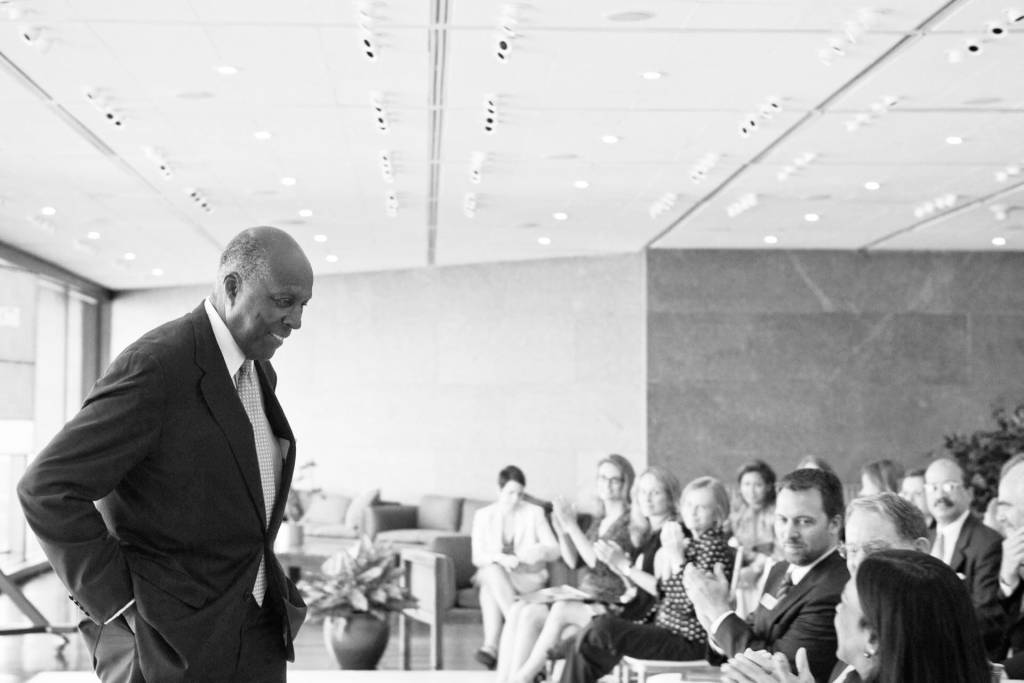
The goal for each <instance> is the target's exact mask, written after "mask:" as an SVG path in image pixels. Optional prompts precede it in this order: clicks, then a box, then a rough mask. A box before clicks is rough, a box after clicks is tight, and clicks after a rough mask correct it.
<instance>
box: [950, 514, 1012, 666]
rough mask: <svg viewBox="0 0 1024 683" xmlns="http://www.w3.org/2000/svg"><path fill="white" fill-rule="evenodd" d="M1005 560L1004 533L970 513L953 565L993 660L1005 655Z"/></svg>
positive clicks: (951, 564) (955, 550) (958, 543)
mask: <svg viewBox="0 0 1024 683" xmlns="http://www.w3.org/2000/svg"><path fill="white" fill-rule="evenodd" d="M1002 560H1003V538H1002V536H1000V535H999V533H998V532H996V531H993V530H992V529H989V528H988V527H987V526H985V525H984V524H982V523H981V520H979V519H978V518H977V517H975V516H974V515H971V514H969V515H967V519H966V520H964V526H963V528H962V529H961V530H960V536H959V537H958V538H957V540H956V546H955V547H954V548H953V555H952V557H951V559H950V563H949V566H950V567H952V568H953V571H955V572H956V573H957V574H960V575H962V576H963V579H964V585H965V586H967V591H968V592H969V593H970V594H971V602H973V603H974V611H975V614H976V615H977V617H978V626H979V627H980V628H981V635H982V636H983V637H984V639H985V649H986V650H987V651H988V656H989V658H990V659H992V660H993V661H999V660H1000V659H1002V656H1003V652H1002V650H1003V647H1002V642H1003V636H1004V629H1005V623H1006V614H1005V612H1004V610H1003V606H1002V604H1001V597H1002V596H1001V595H1000V593H999V564H1000V563H1001V562H1002Z"/></svg>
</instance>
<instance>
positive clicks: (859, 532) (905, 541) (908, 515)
mask: <svg viewBox="0 0 1024 683" xmlns="http://www.w3.org/2000/svg"><path fill="white" fill-rule="evenodd" d="M930 548H931V542H930V541H929V540H928V526H927V525H926V524H925V521H924V515H922V514H921V511H920V510H918V509H917V508H916V507H915V506H914V505H913V504H911V503H909V502H907V501H906V500H904V499H903V498H900V497H899V496H898V495H896V494H895V493H891V492H889V491H885V492H883V493H876V494H875V495H872V496H864V497H862V498H854V499H853V500H851V501H850V504H849V505H847V506H846V542H845V543H842V544H840V546H839V554H840V555H842V556H843V557H845V558H846V568H847V569H849V570H850V575H851V576H852V575H853V574H854V573H855V572H856V571H857V567H859V566H860V563H861V562H862V561H863V560H864V558H865V557H867V556H868V555H871V554H872V553H877V552H878V551H879V550H890V549H897V550H920V551H921V552H928V551H929V549H930Z"/></svg>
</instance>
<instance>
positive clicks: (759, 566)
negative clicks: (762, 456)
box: [729, 460, 775, 617]
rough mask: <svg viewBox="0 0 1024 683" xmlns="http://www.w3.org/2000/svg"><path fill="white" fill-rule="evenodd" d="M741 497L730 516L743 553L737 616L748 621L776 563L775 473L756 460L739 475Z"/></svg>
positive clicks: (737, 499)
mask: <svg viewBox="0 0 1024 683" xmlns="http://www.w3.org/2000/svg"><path fill="white" fill-rule="evenodd" d="M736 483H737V484H738V485H739V495H738V496H737V497H736V502H735V503H734V506H733V511H732V514H731V515H730V516H729V527H730V529H731V530H732V535H733V539H734V543H735V545H736V546H738V547H739V548H742V550H743V564H742V567H741V568H740V574H739V577H738V578H737V581H736V613H737V614H739V615H740V616H741V617H745V616H746V615H747V613H748V612H750V611H751V610H753V609H754V608H755V607H756V606H757V600H758V598H759V597H760V594H761V590H760V589H761V586H760V579H761V577H762V576H764V575H765V570H766V569H767V568H768V565H769V563H770V562H771V561H772V560H773V559H775V471H774V470H772V468H771V467H769V466H768V463H766V462H764V461H763V460H753V461H751V462H749V463H747V464H746V465H744V466H743V467H741V468H740V470H739V472H738V473H737V475H736Z"/></svg>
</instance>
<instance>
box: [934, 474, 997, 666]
mask: <svg viewBox="0 0 1024 683" xmlns="http://www.w3.org/2000/svg"><path fill="white" fill-rule="evenodd" d="M924 479H925V497H926V498H927V500H928V509H929V511H930V512H931V514H932V517H933V518H934V519H935V523H936V526H935V541H934V543H933V545H932V550H931V554H932V556H934V557H937V558H939V559H940V560H942V561H943V562H945V563H946V564H948V565H949V566H950V567H952V568H953V571H954V572H956V573H957V574H959V575H960V576H962V577H963V581H964V585H966V586H967V590H968V592H969V593H970V595H971V600H972V601H973V603H974V609H975V613H976V615H977V619H978V626H979V627H980V628H981V635H982V637H983V638H984V639H985V647H986V649H987V651H988V652H989V656H990V657H991V658H992V659H993V660H995V659H998V658H999V656H1000V655H1001V653H1002V641H1003V635H1004V633H1003V629H1004V624H1005V614H1004V611H1003V607H1002V604H1001V601H1000V598H1001V595H1000V592H999V566H1000V563H1001V562H1002V557H1003V550H1002V540H1003V539H1002V537H1001V536H1000V535H999V534H998V533H996V532H995V531H993V530H992V529H989V528H988V527H987V526H985V525H984V524H982V523H981V520H979V519H978V518H977V517H975V516H974V515H972V514H971V510H970V507H971V499H972V496H973V493H972V490H971V488H970V485H969V481H968V479H967V475H966V474H965V472H964V471H963V469H962V468H961V467H960V465H959V464H957V462H956V461H955V460H953V459H951V458H945V457H944V458H939V459H937V460H935V461H933V462H932V464H931V465H929V466H928V469H927V470H925V474H924Z"/></svg>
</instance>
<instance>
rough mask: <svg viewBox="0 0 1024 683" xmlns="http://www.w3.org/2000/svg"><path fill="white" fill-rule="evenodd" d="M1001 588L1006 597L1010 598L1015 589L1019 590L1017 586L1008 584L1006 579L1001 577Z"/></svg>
mask: <svg viewBox="0 0 1024 683" xmlns="http://www.w3.org/2000/svg"><path fill="white" fill-rule="evenodd" d="M1018 585H1020V584H1019V583H1018ZM999 590H1000V592H1001V593H1002V594H1003V597H1004V598H1008V597H1010V596H1011V595H1013V591H1015V590H1017V586H1011V585H1010V584H1008V583H1006V582H1005V581H1003V579H1002V578H1000V579H999Z"/></svg>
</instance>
